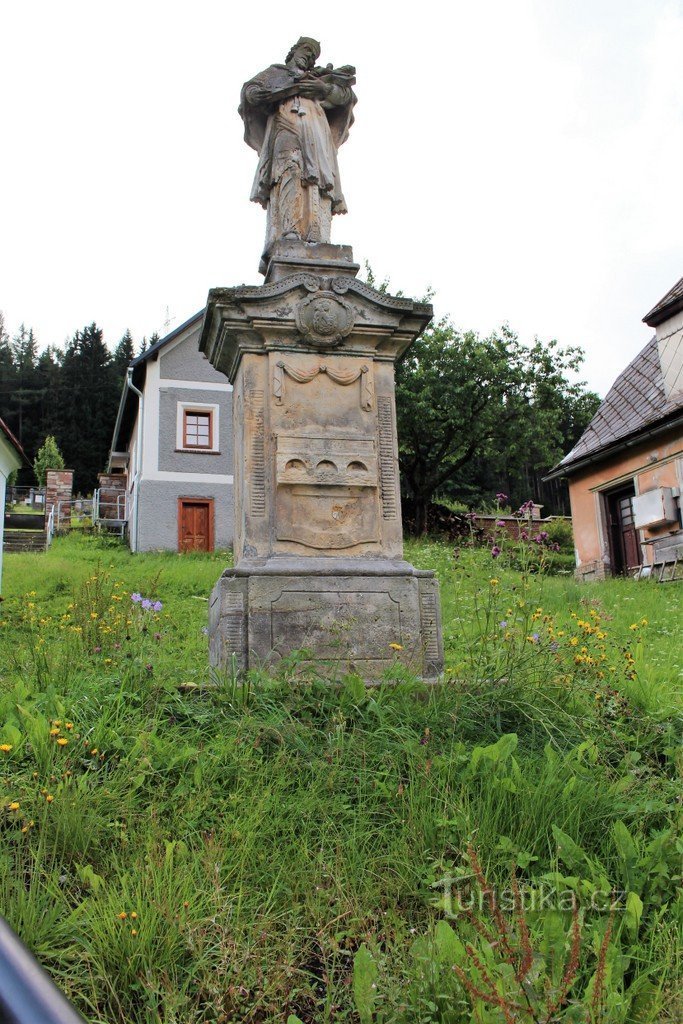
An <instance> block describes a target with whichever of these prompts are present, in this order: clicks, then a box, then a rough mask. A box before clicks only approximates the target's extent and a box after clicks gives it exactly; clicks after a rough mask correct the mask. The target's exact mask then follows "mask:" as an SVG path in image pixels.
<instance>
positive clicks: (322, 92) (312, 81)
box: [239, 37, 356, 273]
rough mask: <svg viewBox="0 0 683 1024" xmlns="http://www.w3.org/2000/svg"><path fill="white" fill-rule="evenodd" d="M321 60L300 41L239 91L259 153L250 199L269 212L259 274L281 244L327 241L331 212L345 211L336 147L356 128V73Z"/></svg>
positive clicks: (248, 134)
mask: <svg viewBox="0 0 683 1024" xmlns="http://www.w3.org/2000/svg"><path fill="white" fill-rule="evenodd" d="M319 56H320V44H319V43H318V42H316V40H315V39H308V38H306V37H302V38H301V39H299V41H298V42H297V43H296V44H295V45H294V46H293V47H292V49H291V50H290V51H289V53H288V54H287V59H286V62H285V63H284V64H272V65H271V66H270V67H269V68H266V70H265V71H262V72H261V73H260V74H258V75H256V76H255V77H254V78H252V79H250V81H248V82H246V83H245V85H244V86H243V88H242V94H241V98H240V107H239V112H240V115H241V117H242V119H243V121H244V139H245V141H246V142H247V144H248V145H249V146H251V147H252V149H255V150H256V151H257V152H258V154H259V162H258V167H257V169H256V176H255V178H254V185H253V188H252V191H251V199H252V201H253V202H255V203H260V204H261V205H262V206H263V207H265V209H266V210H267V213H268V219H267V226H266V244H265V248H264V253H263V258H262V260H261V266H260V270H261V272H262V273H265V271H266V268H267V263H268V257H269V254H270V252H271V251H272V248H273V245H274V244H275V243H276V242H277V241H279V240H280V239H301V240H302V241H304V242H329V241H330V227H331V221H332V216H333V214H336V213H346V202H345V201H344V196H343V194H342V190H341V184H340V181H339V166H338V164H337V150H338V149H339V147H340V146H341V144H342V143H343V142H345V141H346V139H347V137H348V134H349V128H350V127H351V125H352V124H353V106H354V103H355V102H356V97H355V95H354V92H353V89H352V86H353V85H354V84H355V81H356V79H355V68H353V67H350V66H345V67H341V68H336V69H335V68H333V67H332V65H331V64H328V65H327V67H324V68H322V67H316V66H315V62H316V60H317V59H318V57H319Z"/></svg>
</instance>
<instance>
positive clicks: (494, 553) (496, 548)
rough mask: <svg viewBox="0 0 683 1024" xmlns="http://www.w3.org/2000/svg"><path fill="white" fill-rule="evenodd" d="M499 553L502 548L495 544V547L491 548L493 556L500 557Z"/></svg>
mask: <svg viewBox="0 0 683 1024" xmlns="http://www.w3.org/2000/svg"><path fill="white" fill-rule="evenodd" d="M499 554H500V548H499V547H498V545H497V544H494V545H493V547H492V548H491V558H498V555H499Z"/></svg>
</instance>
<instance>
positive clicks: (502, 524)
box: [496, 519, 505, 526]
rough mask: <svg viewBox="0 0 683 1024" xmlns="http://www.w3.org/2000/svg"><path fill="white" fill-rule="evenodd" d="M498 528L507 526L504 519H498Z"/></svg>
mask: <svg viewBox="0 0 683 1024" xmlns="http://www.w3.org/2000/svg"><path fill="white" fill-rule="evenodd" d="M496 526H505V520H504V519H496Z"/></svg>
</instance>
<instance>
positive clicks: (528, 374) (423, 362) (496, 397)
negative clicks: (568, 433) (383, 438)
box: [396, 319, 584, 531]
mask: <svg viewBox="0 0 683 1024" xmlns="http://www.w3.org/2000/svg"><path fill="white" fill-rule="evenodd" d="M582 359H583V353H582V352H581V350H580V349H578V348H561V347H560V346H559V345H558V344H557V342H556V341H550V342H542V341H540V340H539V339H535V341H534V342H533V344H532V345H528V346H527V345H523V344H522V342H520V340H519V338H518V337H517V335H516V334H515V333H514V332H513V331H512V330H511V329H510V328H509V327H507V326H504V327H503V328H501V330H500V331H498V332H496V333H494V334H492V335H491V336H490V337H488V338H480V337H479V336H478V335H477V334H475V333H474V332H472V331H468V332H466V333H464V334H461V333H460V332H458V331H457V330H456V328H455V327H454V326H453V325H452V324H451V323H450V321H449V320H448V319H444V320H441V321H440V322H439V323H437V324H435V325H433V326H432V327H430V328H428V329H427V330H426V331H425V332H424V334H423V335H421V336H420V337H419V338H418V339H417V341H416V342H415V343H414V344H413V345H412V346H411V348H410V349H409V350H408V352H407V353H406V354H405V356H404V357H403V358H402V359H401V360H400V361H399V363H398V364H397V367H396V406H397V418H398V436H399V459H400V465H401V472H402V479H403V484H404V488H405V490H406V491H407V495H408V498H409V499H410V501H411V502H412V504H413V506H414V512H415V522H416V527H417V529H418V530H419V531H424V529H425V528H426V523H427V508H428V506H429V503H430V501H432V500H433V498H434V495H435V494H437V493H438V492H440V491H441V492H443V491H444V490H448V489H449V485H450V486H451V488H452V485H453V482H454V480H456V479H457V478H458V477H464V478H466V479H467V478H469V481H470V487H471V485H472V477H473V475H474V474H476V471H477V467H479V468H485V467H487V466H488V465H489V464H490V463H491V462H492V461H493V462H495V461H496V460H500V458H501V453H504V459H505V464H506V471H507V472H508V473H509V472H511V471H514V472H516V473H519V472H520V470H521V468H522V467H523V466H524V465H525V464H526V463H528V462H529V461H531V462H532V463H533V465H534V466H545V467H548V466H550V465H551V464H552V463H553V462H554V461H555V459H556V458H557V457H559V455H560V454H561V453H562V451H563V447H564V437H563V432H562V423H563V413H564V412H565V411H566V408H565V406H566V402H567V401H568V400H570V399H571V398H576V397H577V396H578V395H580V394H582V393H583V390H584V386H583V385H582V384H578V383H577V384H573V383H571V382H570V379H569V377H568V374H570V373H573V372H574V371H576V370H577V369H578V367H579V366H580V364H581V362H582ZM473 489H476V488H473Z"/></svg>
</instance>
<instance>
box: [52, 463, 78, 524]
mask: <svg viewBox="0 0 683 1024" xmlns="http://www.w3.org/2000/svg"><path fill="white" fill-rule="evenodd" d="M73 481H74V471H73V469H48V471H47V476H46V478H45V514H46V516H47V515H49V514H50V510H51V509H52V508H54V510H55V515H54V528H55V532H56V533H64V532H65V531H66V530H70V529H71V505H72V499H73Z"/></svg>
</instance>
